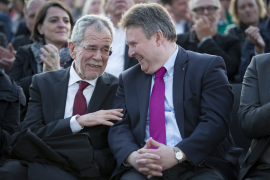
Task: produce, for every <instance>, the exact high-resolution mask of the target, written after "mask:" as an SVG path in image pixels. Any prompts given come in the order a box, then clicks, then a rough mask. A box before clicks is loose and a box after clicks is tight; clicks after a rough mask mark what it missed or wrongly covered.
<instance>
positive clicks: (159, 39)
mask: <svg viewBox="0 0 270 180" xmlns="http://www.w3.org/2000/svg"><path fill="white" fill-rule="evenodd" d="M163 38H164V36H163V33H162V32H161V30H158V31H157V32H156V33H155V40H156V44H157V46H158V47H159V46H160V45H161V43H162V41H163Z"/></svg>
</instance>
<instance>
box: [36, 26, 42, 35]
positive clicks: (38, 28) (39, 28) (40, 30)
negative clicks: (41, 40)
mask: <svg viewBox="0 0 270 180" xmlns="http://www.w3.org/2000/svg"><path fill="white" fill-rule="evenodd" d="M37 30H38V32H39V34H41V35H43V30H42V25H41V24H38V25H37Z"/></svg>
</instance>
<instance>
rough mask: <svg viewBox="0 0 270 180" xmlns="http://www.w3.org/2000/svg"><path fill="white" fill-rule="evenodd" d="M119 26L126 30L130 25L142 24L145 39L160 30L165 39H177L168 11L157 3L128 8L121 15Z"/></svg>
mask: <svg viewBox="0 0 270 180" xmlns="http://www.w3.org/2000/svg"><path fill="white" fill-rule="evenodd" d="M119 26H120V27H121V28H122V29H123V30H126V28H128V27H132V26H142V28H143V32H144V34H145V36H146V38H147V39H151V36H152V35H153V34H155V33H156V32H157V31H159V30H160V31H161V32H162V33H163V35H164V37H165V38H167V40H169V41H171V42H175V41H176V39H177V36H176V31H175V27H174V24H173V21H172V18H171V16H170V15H169V13H168V11H167V10H166V9H165V8H164V7H162V6H161V5H159V4H156V3H149V4H137V5H135V6H133V7H132V8H130V9H129V10H128V11H127V12H126V13H125V14H124V15H123V17H122V19H121V21H120V23H119Z"/></svg>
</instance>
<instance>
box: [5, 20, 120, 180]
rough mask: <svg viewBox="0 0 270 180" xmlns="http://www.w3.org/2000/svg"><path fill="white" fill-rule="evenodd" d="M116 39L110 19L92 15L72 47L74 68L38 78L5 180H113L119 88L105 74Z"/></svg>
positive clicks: (74, 35)
mask: <svg viewBox="0 0 270 180" xmlns="http://www.w3.org/2000/svg"><path fill="white" fill-rule="evenodd" d="M113 36H114V29H113V25H112V23H111V22H110V20H109V19H107V18H105V17H101V16H95V15H88V16H83V17H81V18H80V19H79V20H78V21H77V22H76V24H75V26H74V29H73V33H72V35H71V41H70V42H69V43H68V46H69V51H70V55H71V57H72V58H73V59H74V62H73V63H72V65H71V67H70V68H67V69H63V70H58V71H50V72H47V73H41V74H38V75H35V76H34V77H33V81H32V85H31V86H30V96H31V98H30V101H29V105H28V111H27V114H26V117H25V120H24V121H23V123H22V124H21V126H22V132H21V133H20V134H18V135H17V138H15V140H14V142H15V143H11V146H12V155H13V158H14V157H15V158H16V159H19V160H20V161H18V160H12V161H9V162H8V163H6V164H5V165H4V167H3V168H1V169H0V179H1V180H2V179H10V178H11V179H19V180H22V179H58V180H59V179H63V180H75V179H102V180H104V179H109V177H110V175H111V174H112V172H113V169H114V167H115V161H114V158H113V155H112V153H111V151H110V149H109V147H108V142H107V134H108V130H109V128H110V126H112V125H113V123H112V122H110V121H109V120H121V117H122V113H121V112H122V109H111V110H108V109H110V108H111V105H112V102H113V99H114V96H115V93H116V89H117V86H118V80H117V78H116V77H115V76H113V75H111V74H108V73H106V72H104V70H105V68H106V65H107V61H108V59H109V55H110V54H111V43H112V40H113ZM3 176H5V177H3Z"/></svg>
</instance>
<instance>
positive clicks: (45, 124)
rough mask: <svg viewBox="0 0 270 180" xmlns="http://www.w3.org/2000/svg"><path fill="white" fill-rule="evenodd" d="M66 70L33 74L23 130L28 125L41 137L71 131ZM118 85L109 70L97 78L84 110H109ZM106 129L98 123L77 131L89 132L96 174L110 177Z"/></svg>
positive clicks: (111, 162)
mask: <svg viewBox="0 0 270 180" xmlns="http://www.w3.org/2000/svg"><path fill="white" fill-rule="evenodd" d="M69 69H70V68H68V69H66V70H59V71H51V72H46V73H41V74H38V75H35V76H34V77H33V81H32V85H31V86H30V95H31V98H30V101H29V104H28V111H27V114H26V117H25V120H24V121H23V122H22V124H21V126H22V129H21V130H22V131H23V130H25V129H27V128H30V130H31V131H32V132H33V133H34V134H35V135H37V136H38V137H39V138H41V139H48V138H53V137H59V136H65V135H72V134H73V133H72V131H71V128H70V118H71V117H68V118H65V119H64V113H65V104H66V97H67V89H68V81H69ZM117 85H118V81H117V78H116V77H114V76H112V75H110V74H108V73H104V74H103V75H102V76H101V77H99V78H98V80H97V84H96V87H95V90H94V92H93V95H92V97H91V100H90V102H89V105H88V109H87V112H86V113H92V112H95V111H98V110H101V109H104V110H106V109H110V108H111V106H112V103H113V99H114V96H115V93H116V89H117ZM108 130H109V126H104V125H98V126H94V127H85V128H84V129H83V130H81V131H80V132H79V133H87V134H89V136H90V138H91V142H92V146H93V149H94V160H95V161H96V163H97V164H98V165H99V173H100V174H101V175H103V176H108V178H109V176H110V175H111V173H112V172H113V169H114V167H115V162H114V158H113V155H112V153H111V151H110V149H109V147H108V143H107V134H108Z"/></svg>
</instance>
